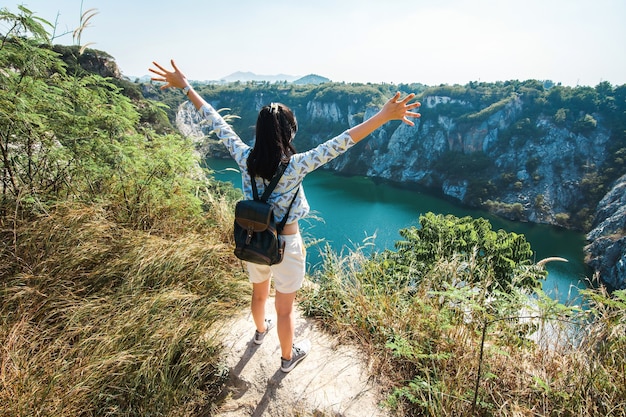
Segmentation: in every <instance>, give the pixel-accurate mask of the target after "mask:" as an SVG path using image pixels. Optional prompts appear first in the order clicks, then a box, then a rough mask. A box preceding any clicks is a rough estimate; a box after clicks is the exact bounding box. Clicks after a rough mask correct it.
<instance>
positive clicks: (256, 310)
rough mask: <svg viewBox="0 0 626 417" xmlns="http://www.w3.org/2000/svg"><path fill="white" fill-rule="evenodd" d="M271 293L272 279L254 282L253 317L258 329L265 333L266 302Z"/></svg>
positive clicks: (251, 307) (251, 306)
mask: <svg viewBox="0 0 626 417" xmlns="http://www.w3.org/2000/svg"><path fill="white" fill-rule="evenodd" d="M269 295H270V280H269V279H268V280H266V281H263V282H261V283H259V284H252V303H251V305H250V309H251V310H252V318H253V319H254V325H255V326H256V329H257V331H259V332H261V333H263V332H264V331H265V303H266V301H267V297H269Z"/></svg>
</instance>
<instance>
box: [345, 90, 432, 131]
mask: <svg viewBox="0 0 626 417" xmlns="http://www.w3.org/2000/svg"><path fill="white" fill-rule="evenodd" d="M414 98H415V94H413V93H411V94H409V95H408V96H406V97H405V98H404V99H402V100H401V99H400V93H396V95H395V96H393V97H392V98H391V99H389V100H388V101H387V102H386V103H385V105H384V106H383V108H382V109H380V111H379V112H378V113H376V114H375V115H374V116H372V117H371V118H369V119H367V120H365V121H364V122H363V123H361V124H358V125H356V126H354V127H353V128H351V129H349V130H348V134H349V135H350V137H351V138H352V140H353V141H355V142H358V141H360V140H362V139H364V138H365V137H367V135H369V134H370V133H372V132H373V131H374V130H376V129H378V128H379V127H381V126H382V125H384V124H385V123H387V122H389V121H391V120H402V121H403V122H404V123H406V124H408V125H410V126H414V125H415V123H413V121H412V120H411V119H410V118H416V117H420V114H419V113H415V112H413V111H411V110H413V109H416V108H418V107H419V106H420V105H421V104H420V103H419V102H417V101H416V102H414V103H410V101H411V100H413V99H414Z"/></svg>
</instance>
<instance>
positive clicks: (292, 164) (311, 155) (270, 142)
mask: <svg viewBox="0 0 626 417" xmlns="http://www.w3.org/2000/svg"><path fill="white" fill-rule="evenodd" d="M153 64H154V65H155V67H156V69H153V68H150V71H151V72H152V73H154V74H156V75H157V76H156V77H153V78H152V80H154V81H160V82H164V83H165V84H164V85H163V86H161V89H165V88H180V89H182V90H183V92H184V93H185V94H186V95H187V97H188V98H189V100H190V101H191V102H192V103H193V104H194V106H195V107H196V109H197V110H198V111H199V112H200V113H201V115H202V116H203V117H204V119H205V120H207V121H208V122H209V123H210V125H211V128H212V129H213V130H214V131H215V133H216V134H217V136H218V137H219V138H220V140H221V141H222V142H223V143H224V145H225V146H226V147H227V148H228V151H229V152H230V154H231V156H232V157H233V159H234V160H235V161H236V162H237V165H239V168H240V170H241V175H242V185H243V186H242V188H243V193H244V196H245V198H246V199H251V198H252V185H251V184H252V182H251V181H255V183H256V186H257V189H258V190H259V194H261V193H262V192H263V189H264V187H265V186H267V185H268V183H269V180H270V179H271V178H272V177H273V176H274V173H275V171H276V167H277V166H278V164H279V163H281V162H288V165H287V168H286V169H285V172H284V173H283V176H282V177H281V180H280V181H279V183H278V185H277V186H276V188H275V189H274V192H273V193H272V195H271V196H270V198H269V200H268V202H269V203H270V204H271V205H272V206H273V209H274V213H275V215H276V221H277V222H279V221H280V219H282V218H283V217H284V215H285V214H286V213H287V211H288V208H289V206H290V204H291V202H292V200H293V199H294V197H295V200H294V201H293V205H292V207H291V210H290V211H289V217H288V219H287V224H286V226H285V228H284V229H283V231H282V233H281V234H282V235H283V237H284V238H285V241H286V245H285V254H284V259H283V261H282V262H281V263H279V264H277V265H272V266H266V265H258V264H253V263H250V262H246V268H247V270H248V275H249V278H250V282H251V283H252V302H251V310H252V317H253V319H254V323H255V326H256V331H255V335H254V339H253V340H254V342H255V343H257V344H261V343H262V342H263V339H264V337H265V335H266V334H267V332H268V331H269V330H270V329H271V328H272V327H274V322H273V321H272V320H271V319H266V318H265V303H266V301H267V299H268V297H269V293H270V279H271V278H273V279H274V287H275V289H276V297H275V307H276V315H277V323H276V326H277V332H278V339H279V341H280V347H281V370H282V371H283V372H289V371H291V370H292V369H293V368H294V367H295V366H296V365H297V364H298V363H299V362H300V361H301V360H302V359H304V358H305V357H306V355H307V354H308V352H309V351H310V349H311V344H310V342H309V341H307V340H304V341H300V342H298V343H294V327H295V326H294V315H293V305H294V300H295V297H296V292H297V291H298V289H300V288H301V287H302V282H303V281H304V275H305V267H306V262H305V260H306V252H305V249H304V244H303V242H302V236H301V235H300V229H299V227H298V220H299V219H301V218H303V217H304V216H306V215H307V214H308V213H309V210H310V207H309V203H308V202H307V199H306V195H305V194H304V189H303V187H302V180H303V179H304V177H305V176H306V175H307V174H308V173H309V172H312V171H314V170H315V169H317V168H319V167H320V166H322V165H324V164H325V163H327V162H329V161H331V160H332V159H333V158H336V157H337V156H339V155H341V154H342V153H344V152H346V151H347V150H348V149H350V148H351V147H352V146H353V145H354V144H355V143H357V142H359V141H360V140H362V139H364V138H365V137H366V136H367V135H369V134H370V133H372V132H373V131H374V130H376V129H378V128H379V127H381V126H382V125H384V124H385V123H387V122H389V121H391V120H402V121H403V122H404V123H406V124H408V125H411V126H413V125H414V123H413V121H412V120H411V118H417V117H420V114H419V113H415V112H413V111H412V110H414V109H416V108H418V107H419V106H420V103H418V102H411V101H412V100H413V99H414V98H415V94H409V95H407V96H406V97H405V98H403V99H401V95H400V93H396V95H395V96H394V97H392V98H391V99H390V100H388V101H387V102H386V103H385V105H384V106H383V108H382V109H381V110H380V111H379V112H378V113H376V114H375V115H374V116H372V117H371V118H370V119H368V120H366V121H364V122H363V123H361V124H359V125H357V126H354V127H352V128H350V129H348V130H346V131H345V132H343V133H342V134H340V135H339V136H336V137H334V138H332V139H329V140H328V141H326V142H324V143H322V144H320V145H318V146H317V147H315V148H313V149H311V150H309V151H307V152H302V153H297V152H296V149H295V148H294V146H293V144H292V141H293V139H294V137H295V135H296V132H297V130H298V125H297V122H296V118H295V116H294V114H293V112H292V111H291V110H290V109H289V108H288V107H287V106H285V105H283V104H280V103H271V104H269V105H266V106H264V107H263V108H261V110H260V112H259V115H258V118H257V123H256V137H255V143H254V147H250V146H248V145H246V144H245V143H244V142H243V141H242V140H241V139H240V138H239V136H238V135H237V134H236V133H235V132H234V131H233V129H232V128H231V127H230V126H229V125H228V124H227V123H226V122H225V121H224V119H223V118H222V117H221V116H220V115H219V114H218V113H217V111H215V109H214V108H213V107H212V106H211V105H210V104H208V103H207V102H206V101H205V100H204V99H203V98H202V97H200V95H199V94H198V93H196V92H195V91H194V89H193V88H192V87H191V85H190V84H189V82H188V81H187V78H186V77H185V75H184V74H183V73H182V72H181V71H180V70H179V69H178V67H177V66H176V64H175V63H174V61H173V60H172V61H171V65H172V70H167V69H165V68H164V67H162V66H161V65H159V64H158V63H156V62H153Z"/></svg>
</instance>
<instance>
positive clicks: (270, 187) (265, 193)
mask: <svg viewBox="0 0 626 417" xmlns="http://www.w3.org/2000/svg"><path fill="white" fill-rule="evenodd" d="M288 164H289V162H287V163H286V164H285V163H283V162H281V163H280V164H278V167H277V168H276V172H275V173H274V176H273V177H272V180H271V181H270V183H269V185H268V186H267V187H265V190H264V191H263V195H262V196H261V198H260V199H259V192H258V191H257V188H256V181H255V180H254V178H252V177H250V182H251V183H252V197H253V198H254V199H255V200H261V201H262V202H264V203H266V202H267V199H268V198H270V194H272V191H274V188H276V185H277V184H278V181H280V177H282V176H283V172H285V169H286V168H287V165H288Z"/></svg>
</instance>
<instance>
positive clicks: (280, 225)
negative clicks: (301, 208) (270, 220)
mask: <svg viewBox="0 0 626 417" xmlns="http://www.w3.org/2000/svg"><path fill="white" fill-rule="evenodd" d="M298 192H300V185H298V189H297V190H296V193H295V194H294V195H293V198H292V199H291V203H289V208H288V209H287V213H285V217H283V219H282V220H281V221H280V223H278V226H276V231H277V232H278V234H280V233H281V232H282V231H283V229H284V228H285V225H286V224H287V217H289V212H290V211H291V206H293V202H294V201H296V196H297V195H298Z"/></svg>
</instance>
